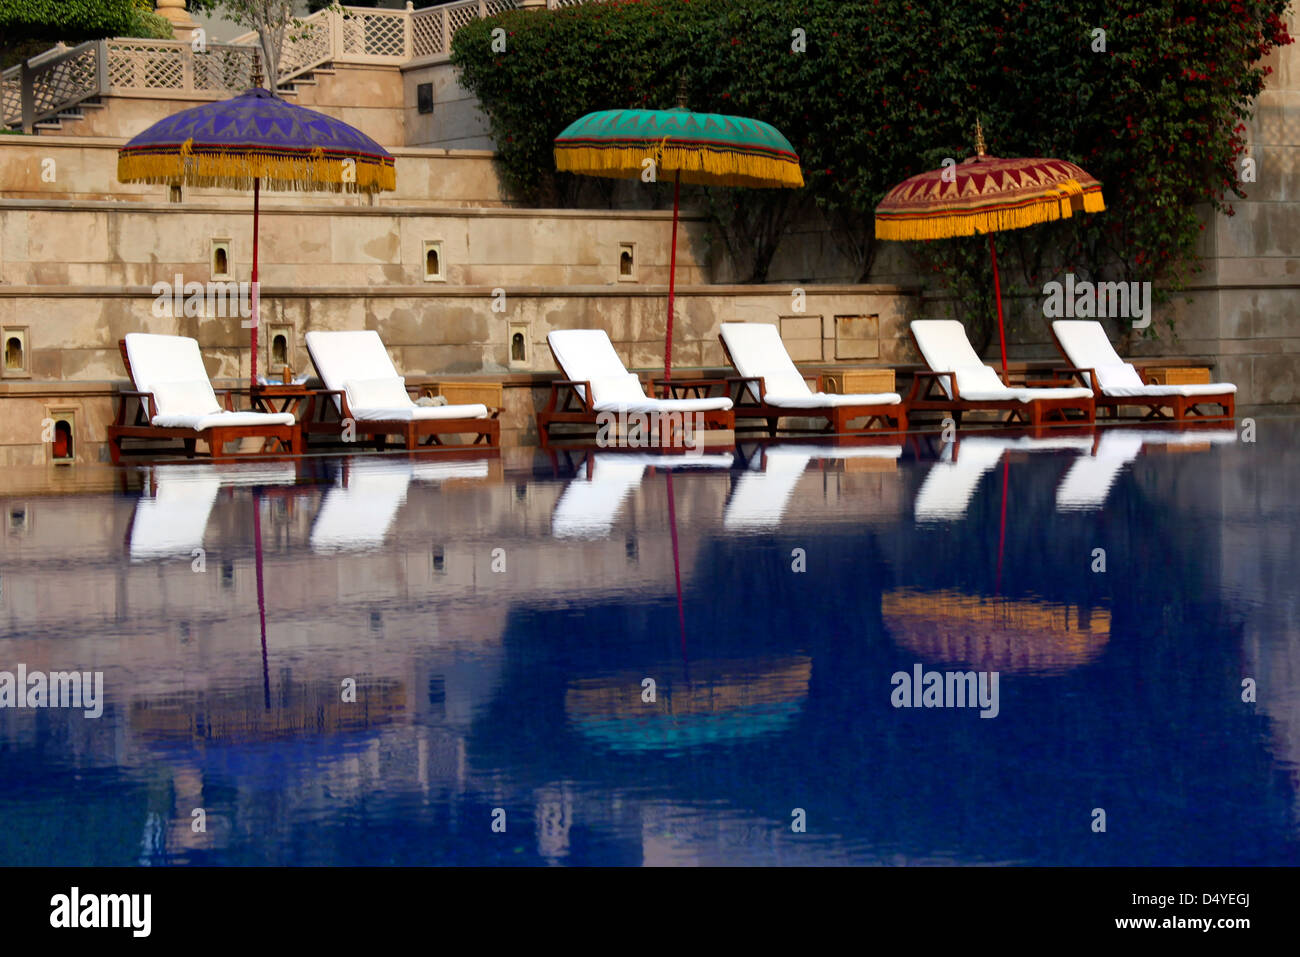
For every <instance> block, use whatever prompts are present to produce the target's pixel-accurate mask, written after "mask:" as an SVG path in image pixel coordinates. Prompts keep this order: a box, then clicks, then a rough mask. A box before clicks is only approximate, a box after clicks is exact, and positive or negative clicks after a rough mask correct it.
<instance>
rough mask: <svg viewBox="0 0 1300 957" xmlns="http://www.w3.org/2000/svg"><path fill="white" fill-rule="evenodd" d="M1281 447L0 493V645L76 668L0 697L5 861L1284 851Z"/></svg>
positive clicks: (605, 466)
mask: <svg viewBox="0 0 1300 957" xmlns="http://www.w3.org/2000/svg"><path fill="white" fill-rule="evenodd" d="M1296 438H1300V428H1297V424H1296V422H1295V421H1293V420H1268V421H1261V423H1260V437H1259V443H1258V444H1257V445H1249V444H1243V443H1239V442H1236V441H1235V433H1233V432H1232V431H1231V430H1219V432H1217V433H1215V432H1198V433H1193V432H1177V431H1169V432H1165V431H1161V430H1157V429H1149V428H1145V427H1144V428H1142V429H1141V430H1131V429H1127V428H1125V429H1110V428H1107V429H1100V430H1097V433H1096V434H1092V435H1084V436H1079V435H1053V436H1048V437H1045V438H1040V439H1029V438H1024V437H1018V436H1014V435H979V434H972V435H967V436H963V437H960V438H958V439H957V441H956V442H954V443H943V442H942V441H936V442H934V444H933V445H931V444H930V440H929V439H928V438H926V439H925V440H923V441H911V440H909V444H907V445H902V444H900V443H899V442H898V441H897V440H892V441H891V443H890V444H887V445H880V446H867V447H863V448H860V449H854V448H843V447H840V448H836V447H822V446H818V445H801V444H799V443H790V442H782V443H778V444H774V445H767V446H758V447H742V448H740V449H738V450H737V452H736V454H735V455H734V456H731V455H725V454H724V455H711V456H708V457H706V458H708V461H706V462H700V461H696V462H693V463H688V462H686V461H684V460H682V458H681V457H676V458H675V459H674V458H673V457H665V458H664V459H663V460H660V459H659V458H646V457H635V456H629V455H626V454H624V453H618V454H612V455H607V454H604V453H592V454H583V455H580V456H578V457H576V458H575V459H574V460H573V461H572V462H569V463H567V464H565V465H564V466H563V467H561V466H559V465H558V464H555V463H550V462H548V461H547V460H545V459H542V458H539V459H537V460H536V461H533V460H520V459H513V460H512V459H507V460H505V461H503V460H502V459H500V458H484V459H472V458H470V459H456V460H450V459H440V458H438V457H436V456H433V457H428V458H425V459H420V458H419V457H416V458H410V457H406V456H376V457H354V458H352V459H343V460H331V459H309V460H303V461H301V462H297V463H293V464H291V465H283V464H281V465H268V466H261V467H259V468H256V469H249V468H248V467H247V466H240V465H220V466H213V467H208V466H202V465H200V466H178V467H173V468H170V469H168V468H164V467H157V468H155V469H153V470H138V469H128V470H121V471H116V472H111V471H107V470H105V475H106V478H105V479H104V481H103V482H102V483H101V484H99V485H98V486H97V485H96V484H95V481H96V480H95V479H94V478H93V477H92V476H90V475H89V474H88V473H83V475H84V477H83V478H81V479H79V482H81V483H82V486H81V487H80V488H79V489H78V490H77V491H76V492H75V493H73V494H65V495H44V496H34V495H31V494H29V493H28V492H25V491H22V492H13V493H7V494H5V495H4V496H3V497H4V499H5V501H4V508H5V512H6V514H8V515H10V516H13V515H15V514H20V515H21V516H22V520H21V521H11V522H10V523H9V524H8V526H7V528H6V534H5V537H4V548H3V551H2V552H0V585H2V588H0V621H3V625H4V631H3V638H0V670H5V669H13V668H14V667H16V665H17V663H20V662H21V663H23V664H25V665H26V666H27V667H28V668H29V669H33V670H34V669H44V670H47V671H48V670H55V669H61V668H68V669H71V668H78V669H85V670H102V671H104V672H105V691H106V696H107V699H108V702H107V706H106V710H105V713H104V717H103V718H102V719H100V720H98V721H94V720H87V719H85V718H84V716H83V715H82V714H81V712H79V711H77V712H73V711H71V710H67V709H16V708H4V709H0V814H3V816H4V820H5V821H6V823H7V825H9V826H7V827H6V828H4V829H0V861H3V862H4V863H44V862H54V863H91V862H95V863H119V864H130V863H138V862H142V861H143V862H145V863H156V862H194V863H223V864H234V863H243V864H259V863H358V864H360V863H381V862H392V863H407V864H415V863H489V864H491V863H548V862H549V863H628V864H637V863H729V862H732V863H734V862H745V863H777V862H787V863H829V862H850V863H882V862H883V863H913V862H939V861H953V862H976V861H978V862H1014V861H1022V862H1036V863H1053V864H1058V863H1080V864H1099V863H1124V864H1146V863H1166V864H1179V863H1200V864H1205V863H1265V862H1266V863H1295V862H1296V861H1297V847H1298V846H1300V844H1298V839H1300V833H1298V827H1300V823H1298V822H1300V810H1298V809H1300V801H1298V800H1297V794H1298V793H1300V773H1298V772H1297V760H1298V759H1300V748H1298V747H1297V744H1296V742H1297V741H1300V731H1297V728H1300V666H1297V665H1296V662H1297V660H1300V658H1298V657H1297V655H1298V652H1297V648H1300V643H1298V642H1297V637H1296V630H1295V628H1294V624H1293V623H1294V622H1295V621H1296V620H1300V590H1298V589H1297V586H1296V584H1295V580H1294V575H1293V573H1292V568H1293V548H1294V546H1293V541H1294V536H1295V532H1296V529H1297V525H1300V516H1298V515H1297V506H1296V504H1295V500H1294V497H1293V495H1292V494H1291V481H1292V480H1291V478H1290V476H1292V475H1294V474H1295V470H1296V466H1297V465H1300V462H1298V461H1297V458H1300V452H1297V451H1296V449H1297V448H1300V446H1298V445H1297V443H1296V442H1295V439H1296ZM123 484H124V487H119V486H121V485H123ZM254 519H256V522H255V521H254ZM255 526H257V527H260V529H261V536H260V540H261V548H262V552H263V556H262V558H263V568H262V576H261V578H262V590H263V604H264V606H265V626H264V634H265V645H264V649H265V650H263V644H262V634H263V626H262V622H261V620H260V616H259V610H258V601H257V595H258V575H257V551H258V549H257V536H256V535H255V533H254V528H255ZM195 549H201V550H202V552H203V558H204V560H203V562H201V563H197V564H198V565H199V566H201V570H199V568H197V567H196V562H195V560H194V554H193V553H194V550H195ZM1098 549H1101V550H1104V553H1105V558H1106V570H1105V572H1097V571H1094V570H1093V564H1094V561H1095V558H1094V554H1095V552H1096V551H1097V550H1098ZM917 663H919V664H921V665H922V666H924V667H927V668H928V667H934V668H942V667H963V668H973V669H986V670H997V671H999V672H1000V673H1001V674H1002V676H1003V678H1002V685H1001V687H1002V703H1001V709H1000V713H999V714H998V717H997V718H996V719H994V720H980V719H979V718H978V717H977V716H975V715H973V714H970V713H965V712H961V711H952V710H942V709H933V710H925V711H917V710H911V711H908V710H897V709H895V708H893V707H892V706H891V704H890V691H891V685H890V680H889V678H890V675H891V674H893V673H894V672H896V671H899V670H907V669H910V668H912V667H913V665H914V664H917ZM1244 677H1252V678H1254V679H1256V681H1257V684H1258V688H1259V699H1258V701H1257V702H1256V703H1254V704H1250V703H1247V702H1243V701H1242V699H1241V680H1242V679H1243V678H1244ZM647 679H650V680H651V681H653V689H654V694H653V695H649V696H648V695H647V694H646V692H647V690H648V686H647V685H646V683H645V682H646V680H647ZM349 688H352V689H353V691H354V697H353V700H348V698H347V695H348V689H349ZM1097 806H1104V807H1106V808H1107V810H1108V816H1109V818H1110V820H1111V822H1112V827H1113V828H1114V829H1115V831H1116V832H1117V833H1116V834H1114V835H1111V836H1112V837H1116V838H1117V839H1115V840H1098V839H1097V838H1096V836H1095V835H1092V834H1091V832H1090V830H1089V827H1088V825H1089V820H1090V819H1089V817H1088V814H1089V812H1090V810H1091V808H1093V807H1097ZM196 808H202V809H203V810H204V811H205V813H206V816H207V821H208V823H209V826H208V828H207V830H206V831H204V832H201V833H200V832H195V831H194V830H193V829H192V821H193V819H194V818H193V812H194V810H195V809H196ZM497 808H500V809H503V810H504V812H505V814H506V818H507V821H508V825H507V831H506V833H505V834H504V835H502V834H494V833H493V832H492V830H491V827H490V824H491V820H492V814H493V811H494V809H497ZM796 808H798V809H802V810H803V811H804V812H805V813H806V815H807V820H808V831H807V833H805V834H796V833H794V832H792V831H791V829H790V821H791V812H792V810H793V809H796ZM1120 832H1122V833H1120ZM19 835H22V836H21V837H20V836H19Z"/></svg>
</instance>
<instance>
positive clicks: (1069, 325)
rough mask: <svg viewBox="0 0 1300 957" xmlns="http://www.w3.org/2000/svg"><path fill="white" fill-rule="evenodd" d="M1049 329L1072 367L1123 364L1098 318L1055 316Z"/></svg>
mask: <svg viewBox="0 0 1300 957" xmlns="http://www.w3.org/2000/svg"><path fill="white" fill-rule="evenodd" d="M1052 332H1053V333H1054V334H1055V335H1056V341H1057V342H1059V343H1060V344H1061V349H1062V350H1063V351H1064V352H1065V355H1066V357H1067V358H1068V359H1069V360H1070V365H1072V366H1074V367H1075V368H1076V369H1099V368H1101V367H1102V366H1122V365H1127V363H1126V362H1125V361H1124V360H1123V359H1121V358H1120V355H1119V353H1118V352H1116V351H1115V347H1114V346H1112V345H1111V344H1110V339H1109V338H1108V337H1107V335H1106V330H1105V328H1103V327H1102V324H1101V323H1100V322H1094V321H1092V320H1089V319H1056V320H1054V321H1053V322H1052Z"/></svg>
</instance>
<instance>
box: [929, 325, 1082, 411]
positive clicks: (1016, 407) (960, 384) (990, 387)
mask: <svg viewBox="0 0 1300 957" xmlns="http://www.w3.org/2000/svg"><path fill="white" fill-rule="evenodd" d="M911 331H912V339H913V341H915V343H916V348H917V350H918V351H919V352H920V353H921V357H922V358H923V359H924V360H925V364H926V365H927V366H929V370H928V371H924V372H917V373H916V374H915V376H914V378H913V380H912V391H911V393H910V394H909V395H908V397H907V403H908V408H909V409H911V410H912V411H915V410H917V409H933V410H938V411H950V412H952V413H953V417H954V418H955V419H956V420H957V421H958V422H960V421H961V414H962V413H963V412H966V411H975V410H985V409H990V410H1005V411H1006V412H1008V413H1009V415H1008V421H1011V420H1015V419H1019V420H1020V421H1022V422H1025V423H1027V424H1028V425H1030V426H1033V427H1035V428H1037V427H1038V426H1041V425H1043V424H1044V423H1045V422H1046V421H1047V419H1048V418H1049V417H1055V418H1058V419H1060V420H1063V421H1071V420H1067V418H1066V412H1068V411H1070V410H1074V411H1077V412H1079V413H1080V414H1081V415H1082V419H1076V420H1072V421H1076V422H1083V423H1087V424H1091V423H1092V422H1094V421H1096V412H1095V406H1094V404H1093V394H1092V390H1091V389H1084V388H1073V387H1072V388H1024V387H1021V388H1017V387H1013V386H1009V385H1007V384H1006V383H1005V382H1003V381H1002V379H1001V378H999V377H998V374H997V372H995V371H994V370H993V369H992V368H990V367H989V366H986V365H985V364H984V363H983V362H982V361H981V360H980V357H979V356H978V355H976V354H975V350H974V349H972V348H971V344H970V340H969V339H967V338H966V329H965V327H963V326H962V324H961V323H960V322H957V321H956V320H955V319H917V320H915V321H914V322H912V324H911ZM923 387H924V390H923Z"/></svg>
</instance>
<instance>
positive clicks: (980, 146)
mask: <svg viewBox="0 0 1300 957" xmlns="http://www.w3.org/2000/svg"><path fill="white" fill-rule="evenodd" d="M975 155H976V156H983V155H984V127H982V126H980V121H979V117H976V118H975Z"/></svg>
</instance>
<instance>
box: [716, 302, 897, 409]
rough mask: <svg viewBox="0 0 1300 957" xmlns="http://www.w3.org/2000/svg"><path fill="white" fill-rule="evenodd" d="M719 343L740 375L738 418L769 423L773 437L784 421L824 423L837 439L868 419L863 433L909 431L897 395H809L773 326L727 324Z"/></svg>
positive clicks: (735, 390)
mask: <svg viewBox="0 0 1300 957" xmlns="http://www.w3.org/2000/svg"><path fill="white" fill-rule="evenodd" d="M718 338H719V340H721V342H722V351H723V352H724V353H726V356H727V361H728V362H730V363H731V364H732V366H734V367H735V369H736V371H737V372H738V373H740V375H739V376H738V377H735V378H731V379H728V380H727V381H728V383H730V384H731V386H732V394H731V398H732V401H733V402H734V403H735V412H736V416H737V418H740V417H744V418H755V419H765V420H766V421H767V429H768V432H769V433H770V434H772V435H776V431H777V427H778V425H779V424H780V421H781V419H782V418H783V417H785V416H806V417H808V418H824V419H825V420H826V431H827V432H832V433H835V434H843V433H845V432H848V431H850V430H849V422H851V421H853V420H854V419H860V418H864V417H865V418H866V420H867V421H866V423H865V424H864V426H863V428H864V429H869V428H871V427H872V426H876V425H878V426H881V427H884V428H888V427H890V426H891V425H892V427H893V428H895V429H897V430H899V431H900V432H906V431H907V406H906V405H905V404H904V403H903V401H902V399H901V398H900V397H899V395H898V393H896V392H882V393H873V394H864V395H835V394H830V393H826V392H813V391H812V390H811V389H809V388H808V383H807V382H805V381H804V377H803V375H802V373H800V372H799V370H798V369H797V368H796V367H795V364H794V362H793V361H791V359H790V353H789V352H787V351H786V348H785V344H784V343H783V342H782V341H781V334H780V333H779V332H778V331H777V328H776V326H774V325H772V324H770V323H763V322H724V323H723V324H722V331H721V333H720V334H719V336H718Z"/></svg>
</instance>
